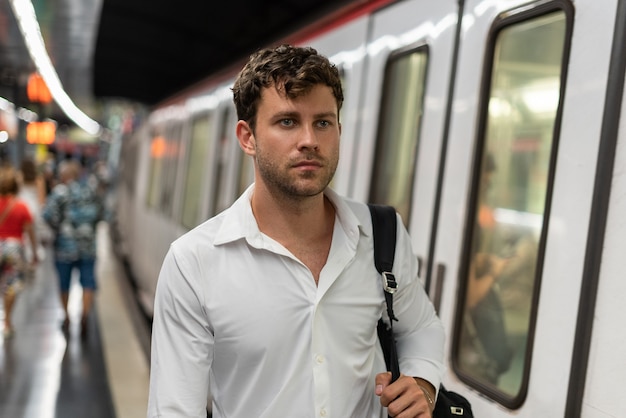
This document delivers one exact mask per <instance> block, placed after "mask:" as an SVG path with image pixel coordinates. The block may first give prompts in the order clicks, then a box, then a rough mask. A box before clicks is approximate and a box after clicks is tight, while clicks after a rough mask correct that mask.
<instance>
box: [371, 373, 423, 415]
mask: <svg viewBox="0 0 626 418" xmlns="http://www.w3.org/2000/svg"><path fill="white" fill-rule="evenodd" d="M376 395H378V396H380V403H381V404H382V406H385V407H387V412H388V413H389V415H390V416H392V417H394V418H432V415H431V411H430V408H429V404H428V400H427V398H426V396H425V395H424V391H423V390H422V388H420V386H419V385H418V384H417V381H416V380H415V379H414V378H413V377H410V376H405V375H400V378H399V379H398V380H396V381H395V382H393V384H391V373H389V372H387V373H379V374H378V375H376Z"/></svg>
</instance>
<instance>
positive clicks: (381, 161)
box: [369, 47, 428, 225]
mask: <svg viewBox="0 0 626 418" xmlns="http://www.w3.org/2000/svg"><path fill="white" fill-rule="evenodd" d="M427 61H428V51H427V49H426V48H425V47H422V48H419V49H417V50H415V49H414V50H411V51H408V52H402V53H398V54H396V55H393V56H392V57H391V58H390V60H389V62H388V63H387V68H386V70H385V80H384V87H383V92H384V94H383V99H382V106H381V112H380V124H379V127H378V135H377V139H376V153H375V154H374V155H376V158H375V161H374V170H373V174H372V183H371V186H370V196H369V201H370V202H372V203H380V204H387V205H392V206H394V207H395V208H396V210H397V211H398V213H400V215H402V219H403V220H404V222H405V223H406V224H407V225H408V223H409V214H410V205H411V196H412V189H413V177H414V174H415V166H416V161H417V149H418V142H419V131H420V129H419V128H420V125H421V120H422V112H423V102H424V83H425V80H426V64H427Z"/></svg>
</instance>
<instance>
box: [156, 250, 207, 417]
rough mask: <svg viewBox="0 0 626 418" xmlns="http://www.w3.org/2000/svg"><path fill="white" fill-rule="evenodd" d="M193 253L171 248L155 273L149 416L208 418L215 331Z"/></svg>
mask: <svg viewBox="0 0 626 418" xmlns="http://www.w3.org/2000/svg"><path fill="white" fill-rule="evenodd" d="M190 257H192V255H189V254H177V253H176V251H175V249H174V247H170V250H169V252H168V254H167V255H166V257H165V260H164V262H163V265H162V267H161V272H160V274H159V278H158V282H157V289H156V295H155V305H154V318H153V324H152V347H151V350H152V354H151V368H150V393H149V400H148V417H203V418H204V417H206V405H207V398H208V393H209V371H210V368H211V363H212V359H213V335H212V333H211V332H210V330H209V327H208V321H207V318H206V315H205V311H204V309H203V305H202V302H201V300H202V299H201V298H200V297H199V295H198V290H197V288H198V287H197V285H196V283H197V281H198V275H199V272H198V271H197V269H194V268H192V267H190V265H193V263H186V262H185V261H186V259H189V258H190Z"/></svg>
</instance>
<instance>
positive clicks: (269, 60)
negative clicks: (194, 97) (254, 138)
mask: <svg viewBox="0 0 626 418" xmlns="http://www.w3.org/2000/svg"><path fill="white" fill-rule="evenodd" d="M318 84H325V85H327V86H328V87H330V88H331V89H332V92H333V96H335V100H336V101H337V112H339V110H341V105H342V104H343V90H342V88H341V77H340V76H339V71H338V70H337V67H336V66H335V65H334V64H332V63H331V62H330V61H329V60H328V58H326V57H325V56H323V55H320V54H318V52H317V51H316V50H315V49H313V48H311V47H295V46H291V45H280V46H278V47H276V48H266V49H262V50H260V51H257V52H256V53H254V54H252V55H251V56H250V59H249V60H248V63H247V64H246V65H245V66H244V67H243V69H242V70H241V72H240V73H239V75H238V77H237V79H236V80H235V84H234V86H233V89H232V91H233V100H234V102H235V107H236V108H237V117H238V118H239V120H245V121H246V122H248V124H249V125H250V128H251V129H252V130H253V131H254V127H255V122H256V114H257V110H258V104H259V100H260V98H261V91H262V90H263V89H264V88H269V87H271V86H275V87H278V88H280V89H281V91H282V92H283V94H285V96H286V97H288V98H290V99H293V98H295V97H299V96H302V95H303V94H306V93H308V92H309V91H310V90H311V88H313V86H316V85H318Z"/></svg>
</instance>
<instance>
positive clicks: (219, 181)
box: [209, 107, 232, 216]
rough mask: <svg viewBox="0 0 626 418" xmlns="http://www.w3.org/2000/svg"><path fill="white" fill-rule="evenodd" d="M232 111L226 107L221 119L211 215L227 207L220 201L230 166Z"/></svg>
mask: <svg viewBox="0 0 626 418" xmlns="http://www.w3.org/2000/svg"><path fill="white" fill-rule="evenodd" d="M230 112H232V108H230V107H228V108H226V109H225V110H224V111H223V112H222V121H221V124H222V125H221V127H220V135H219V142H218V143H217V150H216V152H217V167H215V181H214V182H213V184H214V185H215V187H213V188H212V189H213V190H212V191H211V192H212V194H213V197H212V198H213V204H212V207H211V213H210V214H209V215H210V216H213V215H215V214H216V213H218V212H220V211H222V210H224V209H226V208H225V207H221V206H220V204H219V202H220V197H221V195H222V193H223V192H224V186H225V184H224V177H225V175H226V170H227V168H228V155H229V154H228V151H229V149H228V145H229V144H230V139H231V138H229V137H228V132H229V130H228V128H229V126H228V124H229V122H230V120H231V116H230Z"/></svg>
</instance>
